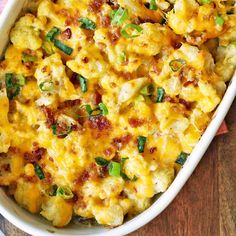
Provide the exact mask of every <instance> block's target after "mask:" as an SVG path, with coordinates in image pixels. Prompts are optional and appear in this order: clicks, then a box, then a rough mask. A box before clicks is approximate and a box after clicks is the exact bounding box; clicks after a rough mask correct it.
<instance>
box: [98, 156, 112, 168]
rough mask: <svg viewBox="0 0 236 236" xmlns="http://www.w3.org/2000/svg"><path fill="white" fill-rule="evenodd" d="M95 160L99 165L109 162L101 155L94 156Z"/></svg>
mask: <svg viewBox="0 0 236 236" xmlns="http://www.w3.org/2000/svg"><path fill="white" fill-rule="evenodd" d="M95 162H96V163H97V164H98V165H99V166H107V165H108V164H109V161H108V160H106V159H104V158H102V157H96V158H95Z"/></svg>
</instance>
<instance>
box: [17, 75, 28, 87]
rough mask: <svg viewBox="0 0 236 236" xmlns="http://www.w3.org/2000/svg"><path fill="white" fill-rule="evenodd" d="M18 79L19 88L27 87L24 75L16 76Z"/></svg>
mask: <svg viewBox="0 0 236 236" xmlns="http://www.w3.org/2000/svg"><path fill="white" fill-rule="evenodd" d="M16 79H17V81H18V83H17V84H18V85H19V86H24V85H25V83H26V82H25V77H24V76H23V75H21V74H19V75H16Z"/></svg>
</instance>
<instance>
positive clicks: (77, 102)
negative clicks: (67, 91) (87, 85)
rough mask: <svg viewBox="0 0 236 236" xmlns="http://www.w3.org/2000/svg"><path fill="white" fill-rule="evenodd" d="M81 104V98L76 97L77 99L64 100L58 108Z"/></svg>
mask: <svg viewBox="0 0 236 236" xmlns="http://www.w3.org/2000/svg"><path fill="white" fill-rule="evenodd" d="M79 105H80V99H75V100H68V101H64V102H62V103H60V104H59V106H58V108H59V109H64V108H68V107H75V106H79Z"/></svg>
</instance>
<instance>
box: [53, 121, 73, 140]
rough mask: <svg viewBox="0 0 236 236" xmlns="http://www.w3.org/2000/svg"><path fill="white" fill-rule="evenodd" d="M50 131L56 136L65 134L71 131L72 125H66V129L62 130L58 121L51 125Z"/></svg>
mask: <svg viewBox="0 0 236 236" xmlns="http://www.w3.org/2000/svg"><path fill="white" fill-rule="evenodd" d="M52 132H53V134H54V135H56V136H58V137H63V136H67V135H68V134H70V133H71V132H72V125H71V124H70V125H67V126H66V130H64V127H63V128H61V127H60V124H59V123H55V124H53V125H52Z"/></svg>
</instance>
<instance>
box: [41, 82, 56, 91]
mask: <svg viewBox="0 0 236 236" xmlns="http://www.w3.org/2000/svg"><path fill="white" fill-rule="evenodd" d="M39 88H40V90H41V91H43V92H50V91H52V90H53V89H54V84H53V82H52V81H44V82H42V83H40V84H39Z"/></svg>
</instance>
